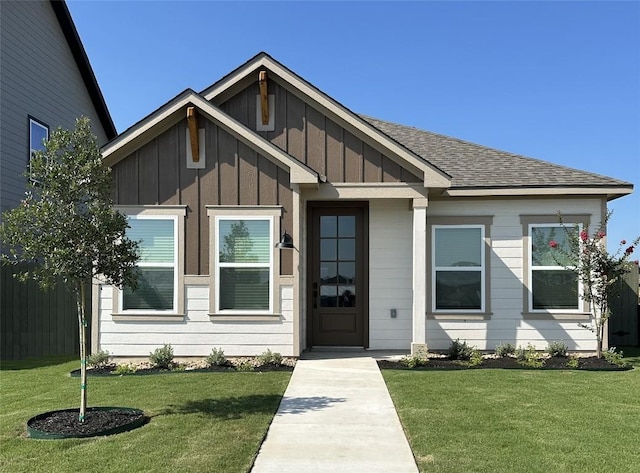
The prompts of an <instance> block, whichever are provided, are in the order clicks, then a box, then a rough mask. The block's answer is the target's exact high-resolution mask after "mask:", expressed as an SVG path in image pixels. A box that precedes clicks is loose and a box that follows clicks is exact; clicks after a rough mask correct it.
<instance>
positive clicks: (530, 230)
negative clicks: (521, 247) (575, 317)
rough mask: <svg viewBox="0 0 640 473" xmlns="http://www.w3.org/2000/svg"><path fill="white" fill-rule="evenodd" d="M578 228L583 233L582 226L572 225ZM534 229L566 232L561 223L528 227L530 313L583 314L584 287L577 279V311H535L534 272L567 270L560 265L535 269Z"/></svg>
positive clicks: (553, 309)
mask: <svg viewBox="0 0 640 473" xmlns="http://www.w3.org/2000/svg"><path fill="white" fill-rule="evenodd" d="M576 225H577V227H578V231H579V232H580V231H582V224H580V223H576V224H571V226H576ZM534 228H558V229H559V230H561V231H564V229H563V228H562V225H561V224H559V223H530V224H529V226H528V230H527V232H528V233H527V234H528V236H529V255H528V256H529V261H528V262H529V271H528V272H529V274H528V277H529V285H530V290H529V293H528V298H529V301H528V304H529V305H528V311H529V313H531V314H546V313H549V312H553V313H557V314H578V313H582V312H583V310H582V307H581V306H582V304H581V300H582V296H583V288H582V285H581V284H580V280H579V279H577V278H576V279H577V281H576V285H577V289H578V292H577V294H576V296H577V303H576V308H575V309H556V308H547V309H534V308H533V272H534V271H567V269H565V268H564V267H562V266H560V265H555V266H536V268H535V269H534V268H533V229H534Z"/></svg>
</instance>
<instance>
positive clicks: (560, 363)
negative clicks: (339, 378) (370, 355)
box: [378, 356, 632, 371]
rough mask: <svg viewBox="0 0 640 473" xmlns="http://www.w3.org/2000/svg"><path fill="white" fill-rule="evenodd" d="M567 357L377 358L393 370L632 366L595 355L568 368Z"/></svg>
mask: <svg viewBox="0 0 640 473" xmlns="http://www.w3.org/2000/svg"><path fill="white" fill-rule="evenodd" d="M568 361H569V358H563V357H551V358H546V359H545V360H544V365H542V367H541V368H532V367H529V366H526V365H522V364H520V363H518V361H517V360H516V359H515V358H513V357H504V358H485V359H483V360H482V363H481V364H479V365H477V366H469V365H468V364H466V363H465V362H463V361H460V360H451V359H449V358H446V357H439V358H431V357H430V358H429V362H428V364H427V365H426V366H420V367H416V368H408V367H407V366H406V365H404V364H403V363H402V362H401V361H391V360H378V366H379V367H380V369H394V370H407V369H416V370H467V369H488V368H493V369H521V370H522V369H537V370H567V369H577V370H587V371H589V370H591V371H624V370H628V369H631V368H632V367H630V366H629V367H620V366H617V365H614V364H612V363H609V362H608V361H607V360H605V359H604V358H600V359H598V358H597V357H595V356H589V357H580V358H578V368H570V367H568V366H567V362H568Z"/></svg>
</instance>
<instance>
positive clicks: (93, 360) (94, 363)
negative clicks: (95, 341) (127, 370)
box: [87, 350, 111, 369]
mask: <svg viewBox="0 0 640 473" xmlns="http://www.w3.org/2000/svg"><path fill="white" fill-rule="evenodd" d="M110 359H111V355H110V354H109V352H108V351H106V350H99V351H98V352H96V353H93V354H91V355H89V356H88V357H87V364H88V365H89V366H90V367H91V368H95V369H102V368H106V367H107V366H108V365H109V364H110Z"/></svg>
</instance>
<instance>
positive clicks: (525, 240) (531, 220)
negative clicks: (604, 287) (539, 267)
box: [520, 214, 591, 320]
mask: <svg viewBox="0 0 640 473" xmlns="http://www.w3.org/2000/svg"><path fill="white" fill-rule="evenodd" d="M590 218H591V215H590V214H567V215H565V214H562V221H563V223H564V224H568V225H585V226H588V225H589V222H590ZM520 223H521V225H522V260H523V268H522V269H523V270H522V279H523V284H522V288H523V302H522V308H523V311H522V316H523V318H524V319H530V320H549V319H555V320H588V319H590V318H591V313H590V311H589V305H588V304H587V303H586V302H584V300H583V299H582V297H581V295H582V290H583V288H582V286H581V285H580V284H579V283H578V308H577V309H533V275H532V272H533V254H532V251H531V232H532V228H533V227H560V226H561V225H560V222H559V221H558V215H557V214H554V215H520ZM559 267H560V266H558V268H559Z"/></svg>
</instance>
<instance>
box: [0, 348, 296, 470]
mask: <svg viewBox="0 0 640 473" xmlns="http://www.w3.org/2000/svg"><path fill="white" fill-rule="evenodd" d="M78 365H79V362H78V361H77V360H76V361H68V359H67V360H60V359H57V360H53V361H51V360H48V361H47V362H45V363H42V362H33V361H29V362H22V363H7V362H3V364H2V371H1V372H0V471H2V472H74V471H78V472H80V471H83V472H86V471H100V472H117V473H122V472H164V471H166V472H176V471H189V472H201V471H202V472H232V473H238V472H243V471H248V469H249V467H250V466H251V463H252V461H253V458H254V456H255V455H256V453H257V451H258V448H259V447H260V443H261V442H262V439H263V437H264V435H265V434H266V431H267V429H268V427H269V424H270V422H271V419H272V418H273V415H274V414H275V412H276V410H277V408H278V405H279V403H280V399H281V397H282V394H283V393H284V390H285V388H286V386H287V384H288V382H289V378H290V375H291V373H288V372H266V373H258V372H223V373H191V374H189V373H171V374H160V375H149V376H122V377H117V376H113V377H91V378H89V405H90V406H123V407H136V408H139V409H143V410H144V411H145V413H146V414H147V415H149V416H150V417H151V421H150V422H149V423H148V424H147V425H145V426H143V427H141V428H139V429H136V430H133V431H131V432H127V433H123V434H118V435H114V436H111V437H97V438H92V439H68V440H32V439H28V438H25V423H26V421H27V420H28V419H29V418H30V417H32V416H34V415H36V414H38V413H41V412H46V411H50V410H55V409H64V408H72V407H78V403H79V392H80V384H79V383H80V381H79V379H78V378H71V377H69V372H70V371H71V370H72V369H75V368H77V367H78Z"/></svg>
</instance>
